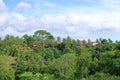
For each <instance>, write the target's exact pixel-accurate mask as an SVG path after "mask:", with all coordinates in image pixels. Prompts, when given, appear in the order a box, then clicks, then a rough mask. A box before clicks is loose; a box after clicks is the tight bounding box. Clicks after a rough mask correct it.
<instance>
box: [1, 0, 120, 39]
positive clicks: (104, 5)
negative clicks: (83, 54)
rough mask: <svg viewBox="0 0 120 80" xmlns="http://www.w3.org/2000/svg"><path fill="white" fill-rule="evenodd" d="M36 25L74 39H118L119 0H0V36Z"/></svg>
mask: <svg viewBox="0 0 120 80" xmlns="http://www.w3.org/2000/svg"><path fill="white" fill-rule="evenodd" d="M39 29H44V30H47V31H49V32H51V33H52V34H53V35H54V36H60V37H66V36H70V37H72V38H74V39H88V38H89V39H92V40H95V39H96V38H100V37H101V38H111V39H112V40H120V36H119V35H120V0H0V37H2V38H4V36H5V35H6V34H9V35H14V36H22V35H24V34H29V35H32V34H33V33H34V32H35V31H36V30H39Z"/></svg>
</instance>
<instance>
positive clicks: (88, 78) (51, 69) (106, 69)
mask: <svg viewBox="0 0 120 80" xmlns="http://www.w3.org/2000/svg"><path fill="white" fill-rule="evenodd" d="M0 80H120V41H119V40H116V41H112V40H111V39H103V38H98V39H96V41H92V40H90V39H88V40H80V39H77V40H76V39H72V38H71V37H70V36H68V37H66V38H61V37H60V36H59V35H58V37H54V36H53V35H52V34H51V33H50V32H48V31H46V30H37V31H35V32H34V34H33V35H29V34H24V35H23V36H22V37H19V36H13V35H9V34H8V35H6V36H5V38H1V39H0Z"/></svg>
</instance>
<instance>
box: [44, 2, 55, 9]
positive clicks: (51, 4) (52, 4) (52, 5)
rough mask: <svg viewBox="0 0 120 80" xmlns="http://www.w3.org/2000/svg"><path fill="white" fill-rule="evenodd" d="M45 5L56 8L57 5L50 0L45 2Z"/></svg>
mask: <svg viewBox="0 0 120 80" xmlns="http://www.w3.org/2000/svg"><path fill="white" fill-rule="evenodd" d="M45 6H47V7H50V8H54V7H56V4H54V3H50V2H45Z"/></svg>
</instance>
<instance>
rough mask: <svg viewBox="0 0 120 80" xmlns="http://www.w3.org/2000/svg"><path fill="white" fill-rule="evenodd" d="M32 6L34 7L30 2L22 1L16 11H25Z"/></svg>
mask: <svg viewBox="0 0 120 80" xmlns="http://www.w3.org/2000/svg"><path fill="white" fill-rule="evenodd" d="M31 7H32V5H31V4H29V3H25V2H20V3H18V4H17V6H16V8H15V10H16V11H25V10H27V9H30V8H31Z"/></svg>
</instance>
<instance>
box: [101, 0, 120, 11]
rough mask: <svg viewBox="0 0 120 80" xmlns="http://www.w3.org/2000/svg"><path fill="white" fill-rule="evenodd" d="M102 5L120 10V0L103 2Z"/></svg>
mask: <svg viewBox="0 0 120 80" xmlns="http://www.w3.org/2000/svg"><path fill="white" fill-rule="evenodd" d="M101 2H102V4H103V5H105V6H107V7H110V8H113V9H120V0H101Z"/></svg>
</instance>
